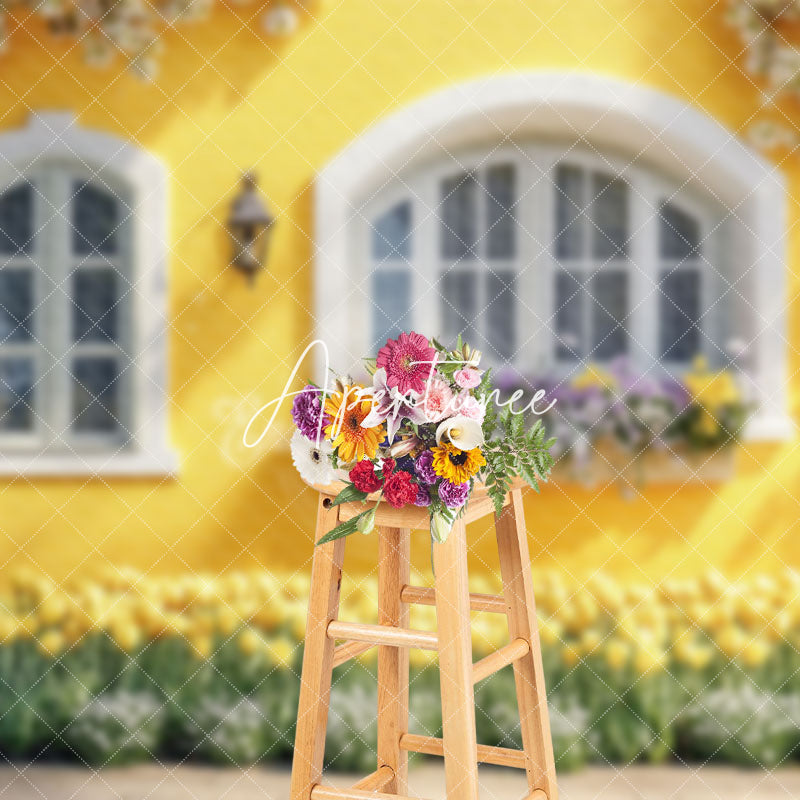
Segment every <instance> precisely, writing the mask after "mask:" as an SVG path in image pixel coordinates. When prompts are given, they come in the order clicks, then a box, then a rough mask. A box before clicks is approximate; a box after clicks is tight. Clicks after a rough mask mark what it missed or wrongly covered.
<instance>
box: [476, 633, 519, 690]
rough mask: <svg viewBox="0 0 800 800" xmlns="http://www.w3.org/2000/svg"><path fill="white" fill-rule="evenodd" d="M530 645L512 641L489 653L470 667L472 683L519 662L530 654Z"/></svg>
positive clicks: (515, 640)
mask: <svg viewBox="0 0 800 800" xmlns="http://www.w3.org/2000/svg"><path fill="white" fill-rule="evenodd" d="M530 651H531V648H530V645H529V644H528V643H527V642H526V641H525V639H514V641H513V642H511V643H510V644H507V645H504V646H503V647H501V648H500V649H499V650H495V652H494V653H490V654H489V655H488V656H486V658H482V659H481V660H480V661H476V662H475V663H474V664H473V665H472V682H473V683H477V682H478V681H482V680H483V679H484V678H488V677H489V676H490V675H494V673H495V672H497V670H499V669H502V668H503V667H507V666H508V665H509V664H513V663H514V662H515V661H519V660H520V659H521V658H524V657H525V656H526V655H528V653H530Z"/></svg>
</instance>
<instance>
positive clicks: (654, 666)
mask: <svg viewBox="0 0 800 800" xmlns="http://www.w3.org/2000/svg"><path fill="white" fill-rule="evenodd" d="M666 663H667V654H666V653H665V652H664V651H663V650H661V649H659V648H654V647H647V646H645V647H639V648H637V649H636V655H635V656H634V658H633V666H634V669H635V670H636V672H638V673H639V674H640V675H645V674H647V673H648V672H652V671H655V670H659V669H663V668H664V666H665V665H666Z"/></svg>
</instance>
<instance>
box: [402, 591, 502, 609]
mask: <svg viewBox="0 0 800 800" xmlns="http://www.w3.org/2000/svg"><path fill="white" fill-rule="evenodd" d="M400 599H401V600H402V601H403V602H404V603H416V604H417V605H421V606H435V605H436V591H435V590H434V589H430V588H428V587H425V586H404V587H403V589H402V591H401V592H400ZM469 606H470V608H471V609H472V610H473V611H491V612H493V613H495V614H505V613H507V611H508V607H507V606H506V601H505V600H504V599H503V598H502V597H501V596H500V595H496V594H476V593H475V592H473V593H472V594H470V596H469Z"/></svg>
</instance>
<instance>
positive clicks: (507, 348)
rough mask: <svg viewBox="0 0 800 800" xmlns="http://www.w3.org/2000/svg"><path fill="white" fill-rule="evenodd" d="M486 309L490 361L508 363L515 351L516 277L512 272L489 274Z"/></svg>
mask: <svg viewBox="0 0 800 800" xmlns="http://www.w3.org/2000/svg"><path fill="white" fill-rule="evenodd" d="M486 277H487V279H488V283H489V286H488V302H489V306H488V308H487V309H486V319H487V328H488V329H487V334H486V338H487V339H488V347H487V352H488V354H489V356H490V360H502V361H510V360H511V359H512V358H513V357H514V354H515V352H516V349H517V341H516V339H517V337H516V332H517V297H516V295H515V294H514V291H515V282H516V275H515V274H514V273H513V272H500V273H497V274H494V275H493V274H489V275H487V276H486Z"/></svg>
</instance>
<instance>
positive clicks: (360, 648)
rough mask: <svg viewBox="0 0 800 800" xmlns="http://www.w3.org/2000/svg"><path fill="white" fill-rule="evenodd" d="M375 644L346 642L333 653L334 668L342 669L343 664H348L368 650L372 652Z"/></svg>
mask: <svg viewBox="0 0 800 800" xmlns="http://www.w3.org/2000/svg"><path fill="white" fill-rule="evenodd" d="M374 646H375V645H374V644H370V643H369V642H345V643H344V644H340V645H339V646H338V647H337V648H335V649H334V651H333V666H334V668H336V667H340V666H341V665H342V664H344V663H346V662H348V661H349V660H350V659H351V658H357V657H358V656H360V655H361V654H362V653H366V652H367V650H372V648H373V647H374Z"/></svg>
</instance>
